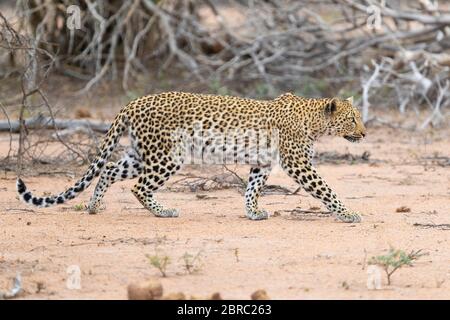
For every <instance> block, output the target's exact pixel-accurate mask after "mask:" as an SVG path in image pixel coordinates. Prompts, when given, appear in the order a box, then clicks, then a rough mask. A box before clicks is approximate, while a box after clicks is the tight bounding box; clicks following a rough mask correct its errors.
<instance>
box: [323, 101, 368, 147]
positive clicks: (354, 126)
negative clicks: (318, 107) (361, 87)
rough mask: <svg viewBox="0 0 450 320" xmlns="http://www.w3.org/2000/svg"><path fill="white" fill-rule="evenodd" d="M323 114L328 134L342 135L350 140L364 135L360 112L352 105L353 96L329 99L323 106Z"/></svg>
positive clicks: (364, 130) (354, 140) (356, 139)
mask: <svg viewBox="0 0 450 320" xmlns="http://www.w3.org/2000/svg"><path fill="white" fill-rule="evenodd" d="M324 114H325V118H326V119H327V132H328V134H331V135H335V136H339V137H344V138H345V139H347V140H348V141H351V142H356V141H359V140H361V139H362V138H364V136H365V135H366V128H365V126H364V123H363V121H362V118H361V113H360V112H359V111H358V109H357V108H355V107H354V106H353V97H351V98H348V99H346V100H340V99H337V98H333V99H331V100H329V101H328V102H327V103H326V104H325V106H324Z"/></svg>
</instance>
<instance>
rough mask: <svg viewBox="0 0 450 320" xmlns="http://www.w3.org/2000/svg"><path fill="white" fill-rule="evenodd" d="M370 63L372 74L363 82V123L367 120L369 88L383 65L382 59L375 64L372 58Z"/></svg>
mask: <svg viewBox="0 0 450 320" xmlns="http://www.w3.org/2000/svg"><path fill="white" fill-rule="evenodd" d="M372 64H373V65H374V66H375V70H374V71H373V73H372V76H371V77H370V78H369V80H367V81H366V82H365V83H364V84H363V94H362V99H363V105H362V120H363V122H364V123H365V122H367V120H369V107H370V102H369V90H370V87H371V86H372V85H373V83H374V82H375V80H376V79H377V78H378V76H379V74H380V69H381V68H382V67H383V65H384V61H382V62H381V64H377V63H376V62H375V61H374V60H372Z"/></svg>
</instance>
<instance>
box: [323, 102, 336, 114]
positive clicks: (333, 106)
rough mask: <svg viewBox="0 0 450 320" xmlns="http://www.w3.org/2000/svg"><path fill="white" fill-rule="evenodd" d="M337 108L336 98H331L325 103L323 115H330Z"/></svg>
mask: <svg viewBox="0 0 450 320" xmlns="http://www.w3.org/2000/svg"><path fill="white" fill-rule="evenodd" d="M336 110H337V99H336V98H333V99H331V100H330V101H328V102H327V104H326V105H325V110H324V111H325V116H326V117H331V116H333V114H334V113H335V112H336Z"/></svg>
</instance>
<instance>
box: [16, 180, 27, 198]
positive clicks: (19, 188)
mask: <svg viewBox="0 0 450 320" xmlns="http://www.w3.org/2000/svg"><path fill="white" fill-rule="evenodd" d="M16 187H17V192H19V194H23V193H24V192H25V191H27V187H26V186H25V183H24V182H23V181H22V179H20V178H17V180H16Z"/></svg>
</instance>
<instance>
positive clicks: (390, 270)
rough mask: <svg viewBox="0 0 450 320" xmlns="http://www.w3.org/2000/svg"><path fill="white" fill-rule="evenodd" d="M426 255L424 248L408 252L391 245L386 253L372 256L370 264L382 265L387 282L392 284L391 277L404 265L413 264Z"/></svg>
mask: <svg viewBox="0 0 450 320" xmlns="http://www.w3.org/2000/svg"><path fill="white" fill-rule="evenodd" d="M424 255H426V253H422V250H417V251H414V250H413V251H411V252H410V253H406V252H405V251H403V250H397V249H394V248H392V247H391V248H390V249H389V252H388V253H387V254H386V255H380V256H376V257H372V258H370V260H369V264H373V265H378V266H380V267H381V268H382V269H383V270H384V272H386V276H387V284H388V285H390V284H391V277H392V275H393V274H394V272H395V271H397V270H398V269H400V268H402V267H404V266H412V265H413V262H414V261H415V260H417V259H419V258H420V257H421V256H424Z"/></svg>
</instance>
